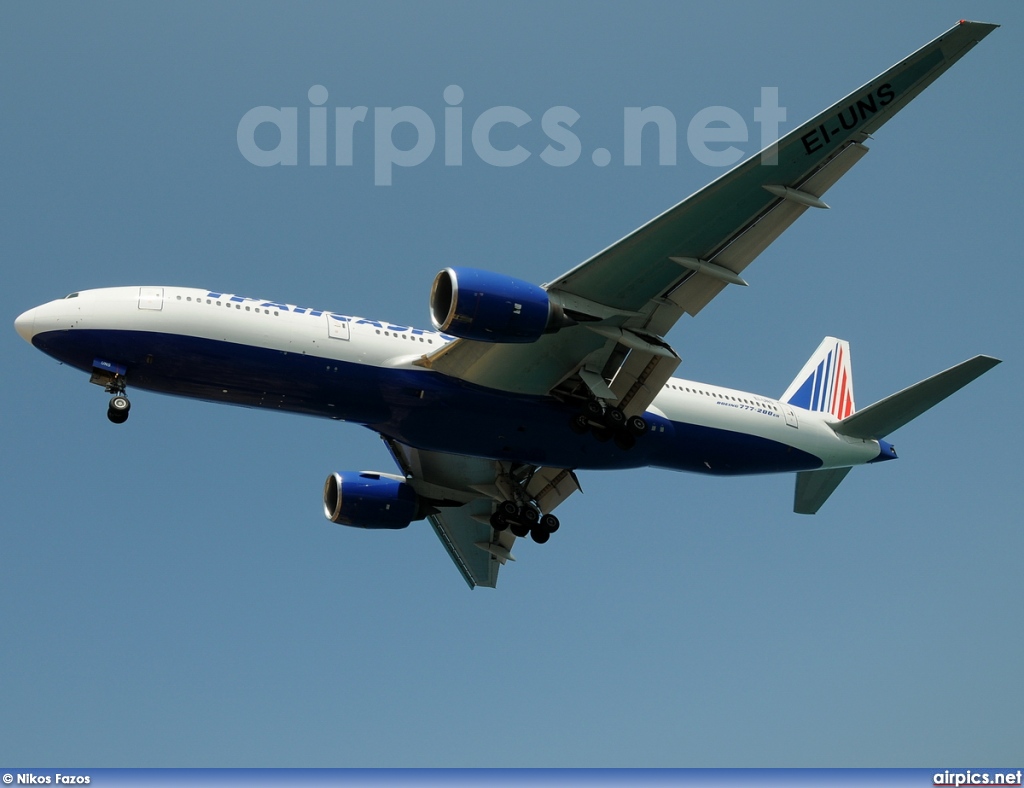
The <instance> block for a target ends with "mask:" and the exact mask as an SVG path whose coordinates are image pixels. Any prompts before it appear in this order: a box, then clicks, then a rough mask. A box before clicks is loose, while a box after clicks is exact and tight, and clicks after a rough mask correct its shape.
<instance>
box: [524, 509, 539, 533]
mask: <svg viewBox="0 0 1024 788" xmlns="http://www.w3.org/2000/svg"><path fill="white" fill-rule="evenodd" d="M519 519H520V520H522V521H523V522H524V523H526V524H527V525H528V526H530V527H531V528H533V526H535V525H536V524H537V520H539V519H540V515H539V514H537V510H536V509H534V508H532V507H530V506H524V507H522V508H521V509H520V510H519Z"/></svg>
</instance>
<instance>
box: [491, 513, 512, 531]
mask: <svg viewBox="0 0 1024 788" xmlns="http://www.w3.org/2000/svg"><path fill="white" fill-rule="evenodd" d="M491 528H493V529H494V530H495V531H504V530H505V529H506V528H508V520H506V519H505V518H504V517H503V516H502V514H501V512H495V513H494V514H492V515H491Z"/></svg>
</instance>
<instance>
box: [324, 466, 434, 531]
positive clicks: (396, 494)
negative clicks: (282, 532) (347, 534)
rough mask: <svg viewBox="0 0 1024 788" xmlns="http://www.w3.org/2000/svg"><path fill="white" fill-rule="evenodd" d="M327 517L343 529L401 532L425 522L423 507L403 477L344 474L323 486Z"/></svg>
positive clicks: (333, 476) (329, 480) (330, 478)
mask: <svg viewBox="0 0 1024 788" xmlns="http://www.w3.org/2000/svg"><path fill="white" fill-rule="evenodd" d="M324 515H325V516H326V517H327V519H328V520H330V521H331V522H333V523H339V524H340V525H351V526H354V527H356V528H391V529H398V528H405V527H407V526H408V525H409V523H411V522H412V521H413V520H419V519H422V517H423V507H422V506H421V504H420V500H419V496H417V495H416V493H415V492H414V491H413V489H412V487H410V486H409V485H408V484H407V483H406V482H405V481H404V480H403V479H402V477H400V476H393V475H391V474H388V473H377V472H376V471H362V472H356V471H344V472H342V473H332V474H331V475H330V476H328V477H327V481H326V482H325V483H324Z"/></svg>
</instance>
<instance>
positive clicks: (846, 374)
mask: <svg viewBox="0 0 1024 788" xmlns="http://www.w3.org/2000/svg"><path fill="white" fill-rule="evenodd" d="M782 402H786V403H788V404H790V405H793V406H795V407H798V408H804V409H805V410H813V411H818V412H819V413H831V414H832V415H833V416H835V417H836V418H837V419H845V418H846V417H847V416H849V415H850V414H851V413H853V412H854V411H855V410H856V409H857V408H856V406H855V405H854V404H853V372H852V370H851V368H850V343H849V342H847V341H846V340H844V339H836V338H835V337H825V339H824V340H823V341H822V343H821V344H820V345H818V349H817V350H816V351H814V355H813V356H811V358H810V359H809V360H808V361H807V363H806V364H804V367H803V369H801V370H800V374H799V375H797V376H796V379H795V380H794V381H793V382H792V383H790V384H789V388H788V389H786V393H785V394H783V395H782Z"/></svg>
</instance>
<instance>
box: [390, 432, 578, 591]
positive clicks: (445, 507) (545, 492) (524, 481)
mask: <svg viewBox="0 0 1024 788" xmlns="http://www.w3.org/2000/svg"><path fill="white" fill-rule="evenodd" d="M384 443H385V444H386V445H387V447H388V449H389V451H390V452H391V456H392V457H394V459H395V462H396V463H397V464H398V466H399V468H401V470H402V472H403V473H404V474H405V477H406V479H407V480H408V482H409V484H411V485H412V487H413V489H414V490H415V491H416V492H417V493H418V494H419V495H420V496H421V497H423V498H425V499H427V500H429V501H431V502H433V503H434V504H435V513H434V514H431V515H429V516H428V518H427V519H428V520H429V521H430V524H431V525H432V526H433V528H434V532H435V533H436V534H437V536H438V538H439V539H440V540H441V543H442V544H443V545H444V546H445V549H446V550H447V551H448V555H449V556H451V559H452V561H454V562H455V566H456V567H458V569H459V572H461V573H462V577H463V578H464V579H465V580H466V582H467V583H468V584H469V587H470V588H474V587H476V586H485V587H487V588H494V587H495V586H496V585H497V583H498V570H499V569H500V568H501V566H502V565H503V564H504V563H505V562H506V561H515V557H514V556H513V555H512V545H513V543H514V542H515V540H516V537H515V536H514V535H513V534H512V532H511V531H510V530H503V531H498V530H495V529H494V528H492V527H491V525H490V517H491V514H492V513H493V512H494V505H495V503H496V502H499V501H505V500H514V499H515V497H516V496H515V491H516V489H521V490H522V492H523V493H524V494H525V495H527V496H528V497H529V498H530V499H532V500H535V501H536V502H537V505H538V506H539V507H540V509H541V512H542V513H543V514H548V513H549V512H551V511H552V510H553V509H554V508H555V507H556V506H558V505H559V504H560V503H561V502H562V501H564V500H565V499H566V498H568V497H569V496H570V495H571V494H572V493H573V492H575V491H576V490H578V489H580V487H579V482H578V481H577V479H576V475H575V474H574V473H573V472H572V471H569V470H565V469H562V468H541V467H535V466H529V465H522V464H518V465H511V464H509V463H503V462H498V461H496V460H485V459H481V458H479V457H465V456H462V455H458V454H446V453H443V452H435V451H424V450H421V449H414V448H413V447H411V446H407V445H406V444H404V443H400V442H399V441H396V440H393V439H391V438H384Z"/></svg>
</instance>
